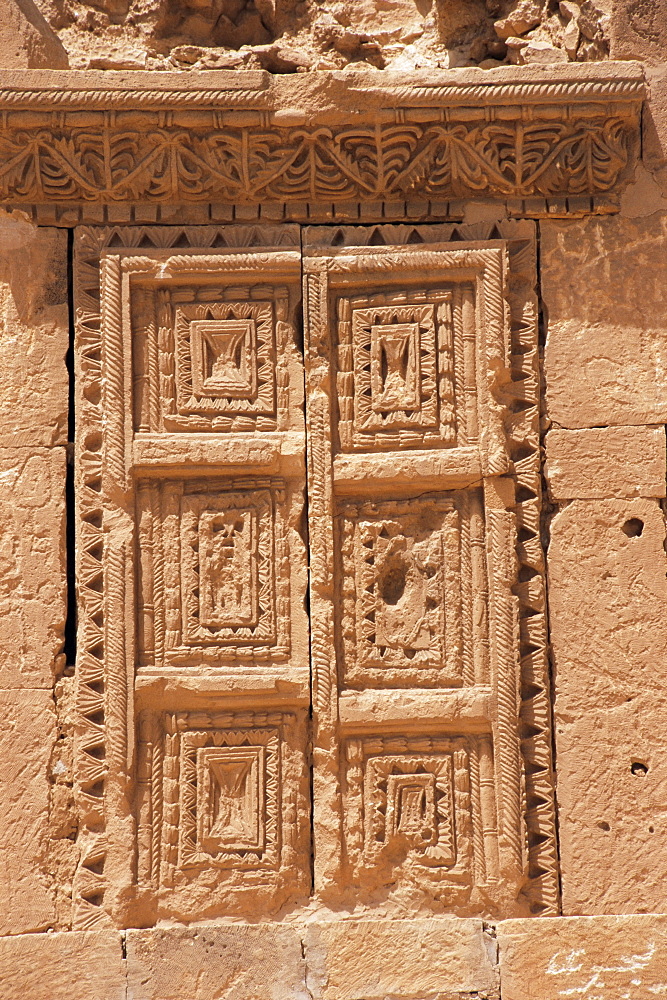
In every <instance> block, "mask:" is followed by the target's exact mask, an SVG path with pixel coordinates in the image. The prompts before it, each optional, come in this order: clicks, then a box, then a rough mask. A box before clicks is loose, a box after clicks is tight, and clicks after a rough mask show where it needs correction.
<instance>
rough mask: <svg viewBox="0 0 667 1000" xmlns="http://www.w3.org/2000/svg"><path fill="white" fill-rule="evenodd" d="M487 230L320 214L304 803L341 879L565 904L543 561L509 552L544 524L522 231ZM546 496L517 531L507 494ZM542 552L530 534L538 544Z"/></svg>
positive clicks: (470, 898)
mask: <svg viewBox="0 0 667 1000" xmlns="http://www.w3.org/2000/svg"><path fill="white" fill-rule="evenodd" d="M459 228H461V227H459ZM490 230H491V227H490V226H488V227H487V226H486V225H485V226H484V227H468V232H469V233H470V239H471V242H470V243H468V244H466V243H465V242H463V240H461V241H460V242H456V243H453V242H450V240H451V239H457V236H458V232H459V229H455V227H452V226H442V227H439V226H436V225H432V226H407V225H404V226H401V225H384V224H383V225H377V226H375V227H373V228H369V227H361V226H358V227H357V226H354V227H352V226H349V227H348V226H344V225H339V226H337V227H329V228H324V227H312V228H311V229H309V230H308V233H307V238H306V241H305V246H304V258H303V262H304V270H305V272H306V278H305V283H304V288H305V296H306V301H305V316H306V333H307V337H308V340H307V351H306V359H307V373H306V374H307V400H308V409H307V418H308V432H309V446H310V450H311V454H312V460H311V465H310V468H309V490H310V492H309V526H310V546H311V562H310V569H311V580H312V584H311V603H310V608H311V627H312V630H313V637H312V641H311V648H312V660H313V702H314V707H315V709H316V722H317V725H316V729H315V734H314V742H315V745H316V747H318V749H319V750H320V752H321V759H322V760H323V764H322V765H321V767H320V771H319V779H318V780H319V781H320V782H321V783H322V785H324V787H326V789H327V793H328V796H329V797H328V798H327V800H326V802H325V803H324V804H322V802H321V801H320V800H319V798H318V795H317V794H316V795H315V797H314V800H313V802H314V809H315V811H316V816H315V831H316V843H317V838H318V837H319V838H320V841H319V842H320V844H323V843H324V844H326V842H327V838H328V839H331V838H333V837H335V836H336V833H335V830H336V823H337V822H338V823H342V825H343V829H344V831H345V836H344V840H345V844H344V848H343V851H342V853H341V855H340V857H339V860H338V865H339V867H338V873H339V874H338V878H339V880H340V882H342V883H344V884H345V885H347V886H348V887H350V888H352V887H353V886H354V887H355V889H356V888H357V887H360V888H361V889H362V890H363V895H362V897H361V898H360V900H359V901H360V902H361V901H362V899H363V900H367V901H368V902H370V901H371V900H372V899H373V896H374V894H377V892H378V890H380V889H382V891H386V892H387V893H388V894H389V896H388V898H389V899H391V898H392V897H393V894H394V892H395V891H396V893H398V894H400V893H401V892H402V891H403V890H402V888H401V886H404V887H405V888H406V889H407V888H408V887H409V891H413V890H415V889H417V890H419V891H423V893H424V895H425V898H426V899H427V900H429V899H430V901H431V902H433V901H434V900H438V902H439V903H442V902H443V901H444V905H445V906H446V907H447V909H450V910H453V911H454V912H461V913H465V912H467V913H470V909H469V907H470V906H471V905H477V903H476V902H475V900H476V899H477V900H479V902H480V905H481V908H482V910H486V909H487V908H488V907H489V906H491V907H499V908H502V910H503V912H505V913H509V912H513V913H515V914H517V915H518V914H520V913H526V912H527V911H528V909H529V908H530V910H531V912H541V911H543V910H549V912H552V913H553V912H555V911H556V909H557V899H556V883H555V878H554V876H555V865H554V846H555V840H554V832H553V814H552V795H553V791H552V788H551V774H550V760H549V753H548V733H547V725H548V723H546V721H545V720H544V719H543V718H541V719H540V723H539V729H538V728H536V729H535V730H531V729H530V723H528V725H527V726H526V727H523V726H522V724H521V720H520V712H521V711H523V719H524V720H528V719H530V718H531V716H532V717H537V716H536V715H535V712H536V709H540V707H541V704H542V699H543V698H544V696H545V693H544V690H543V688H542V687H540V685H541V683H542V681H541V679H540V678H539V677H538V675H537V674H536V673H535V672H534V670H533V663H534V661H536V659H537V657H534V656H533V647H531V646H530V645H522V644H520V639H519V636H520V635H521V636H524V635H528V634H530V635H531V636H535V637H536V639H537V640H538V641H539V636H540V630H541V629H542V630H543V628H544V621H543V617H542V612H543V605H541V604H540V601H541V596H540V593H539V590H538V589H537V588H535V589H534V590H533V589H531V588H532V581H533V579H535V580H537V579H538V574H539V573H540V567H539V566H536V571H537V572H534V571H532V570H531V572H530V575H527V576H526V577H525V579H523V578H521V577H519V576H518V565H517V557H516V553H517V542H519V543H520V546H519V551H521V550H522V548H524V547H525V545H526V541H524V539H526V540H528V541H529V542H530V541H531V540H532V538H533V532H534V530H535V528H534V525H536V524H537V525H538V524H539V499H538V497H537V495H536V493H535V492H534V486H535V484H534V482H533V480H532V478H531V479H530V486H528V477H527V476H526V477H524V474H523V470H524V467H526V466H527V464H528V462H530V463H531V469H532V462H533V454H534V449H535V441H536V436H535V434H534V426H533V423H531V421H533V418H534V416H535V414H536V413H537V412H538V410H537V408H536V406H535V402H534V394H535V393H536V391H537V385H536V383H535V380H534V375H533V374H532V373H529V374H528V375H527V376H526V377H525V380H524V378H522V373H523V372H524V370H525V368H526V367H527V366H526V362H525V359H526V357H527V355H528V354H529V352H533V351H534V347H535V343H536V315H537V314H536V310H535V296H534V291H533V288H534V280H535V278H534V271H533V264H534V258H533V255H532V246H531V240H532V235H533V234H532V230H531V228H530V227H529V226H523V227H522V228H521V224H518V225H517V224H515V223H512V224H507V226H505V225H504V224H503V226H502V227H501V228H500V233H501V235H500V236H499V235H498V230H494V231H493V232H492V233H490ZM504 232H507V234H508V238H507V239H503V235H504ZM482 233H484V234H485V235H481V234H482ZM489 237H490V238H489ZM458 238H459V239H460V237H458ZM482 239H486V240H487V242H481V240H482ZM410 244H412V245H410ZM332 330H333V331H335V332H336V337H335V339H334V338H333V337H332V336H331V332H332ZM530 356H531V357H533V355H530ZM515 373H516V375H515ZM334 375H335V381H334V378H333V376H334ZM515 379H516V384H515ZM524 400H525V401H526V403H524ZM526 404H527V405H526ZM407 449H412V452H409V451H408V450H407ZM341 452H346V454H341ZM350 452H356V453H357V454H350ZM359 452H364V454H359ZM531 476H532V472H531ZM516 481H520V482H521V483H522V485H523V483H524V482H525V483H526V485H527V486H528V489H527V490H526V491H525V493H522V494H521V496H518V495H517V494H516V493H515V482H516ZM533 502H534V505H535V512H534V516H533V512H532V508H531V519H530V523H531V533H530V538H528V532H527V531H524V532H522V535H521V536H520V537H519V538H517V509H516V508H517V507H519V508H521V505H524V506H525V505H530V504H531V503H533ZM523 524H524V525H526V526H527V525H528V519H527V518H524V520H523ZM538 531H539V529H538ZM538 549H539V535H536V536H535V545H534V546H532V548H531V552H532V555H531V558H532V559H533V561H534V560H535V556H536V554H537V550H538ZM520 602H521V604H520ZM520 607H523V608H528V607H529V608H530V612H529V614H528V615H525V618H524V617H522V618H521V619H520V618H519V611H520ZM535 651H536V653H537V652H538V650H537V645H536V647H535ZM540 652H541V651H540ZM532 677H535V678H536V686H535V691H537V692H539V693H537V694H535V695H534V694H533V689H532V687H531V684H532V681H531V680H530V679H529V678H532ZM521 684H523V685H524V686H523V687H522V692H521V699H519V696H518V693H519V687H520V685H521ZM341 688H342V690H341ZM391 688H394V689H396V688H404V689H409V690H408V691H406V693H405V695H401V694H399V693H398V692H392V691H390V690H388V689H391ZM429 688H430V689H431V690H430V691H429V690H427V689H429ZM443 688H448V689H450V690H448V691H445V690H443ZM526 706H530V707H529V708H527V707H526ZM436 727H437V728H436ZM397 733H400V734H401V735H396V734H397ZM461 733H463V734H466V735H459V734H461ZM404 734H409V735H404ZM332 744H338V745H339V746H340V747H341V751H342V754H341V755H342V757H343V760H344V761H345V763H344V766H343V768H342V770H341V771H340V772H337V773H335V774H332V773H331V771H332V769H331V768H329V766H328V764H326V763H324V761H327V760H328V755H329V748H330V747H331V745H332ZM316 787H319V786H316ZM338 787H340V792H338ZM526 787H530V788H538V787H539V793H538V794H539V796H540V798H539V799H538V798H535V799H531V800H530V801H529V802H526V800H525V799H524V788H526ZM450 789H451V792H450ZM330 803H335V805H336V809H337V810H339V813H338V815H337V816H332V815H331V812H332V811H333V810H332V809H331V805H330ZM528 829H530V837H531V840H530V843H529V842H528V840H527V831H528ZM320 830H321V831H322V832H321V833H320V832H319V831H320ZM325 850H326V848H325ZM319 856H320V857H321V856H322V850H320V852H319ZM538 859H539V862H538ZM536 863H537V864H538V865H539V864H541V863H543V864H544V869H543V870H541V868H539V867H536ZM332 870H333V861H332V860H331V859H330V858H329V857H328V856H327V857H326V860H325V861H324V864H323V865H321V866H320V865H318V851H317V849H316V852H315V873H316V885H317V886H318V888H319V891H320V892H321V893H322V894H323V895H325V897H330V896H333V897H334V898H335V890H334V889H333V888H332V880H333V878H332V874H331V872H332ZM501 870H502V872H503V882H504V884H505V885H507V884H508V883H511V884H513V886H514V891H515V893H516V903H514V904H511V903H509V901H508V900H507V899H503V896H502V892H503V891H504V890H502V888H501V886H500V885H499V884H498V881H497V879H498V873H499V872H500V871H501ZM479 886H484V892H483V894H482V895H481V896H480V895H476V892H477V887H479ZM394 887H395V888H394ZM482 897H483V901H482ZM357 898H358V897H357ZM397 899H398V897H397Z"/></svg>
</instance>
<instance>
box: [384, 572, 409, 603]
mask: <svg viewBox="0 0 667 1000" xmlns="http://www.w3.org/2000/svg"><path fill="white" fill-rule="evenodd" d="M404 591H405V569H404V567H403V566H394V567H392V569H390V570H389V571H388V572H387V573H385V575H384V576H383V578H382V583H381V584H380V593H381V595H382V600H383V601H384V602H385V604H398V602H399V601H400V599H401V597H402V596H403V593H404Z"/></svg>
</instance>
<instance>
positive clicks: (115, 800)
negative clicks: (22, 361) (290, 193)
mask: <svg viewBox="0 0 667 1000" xmlns="http://www.w3.org/2000/svg"><path fill="white" fill-rule="evenodd" d="M299 242H300V234H299V230H298V228H296V227H290V226H286V227H280V228H277V229H273V230H272V229H264V228H261V227H232V226H229V227H224V228H216V227H206V228H199V227H192V228H186V229H182V228H178V229H176V228H169V227H152V228H136V229H135V228H120V227H119V228H115V229H111V228H110V229H97V230H92V229H90V230H81V231H80V232H79V233H78V235H77V284H76V298H77V337H78V358H79V372H78V375H79V378H78V384H79V396H78V441H79V445H78V448H79V452H78V461H77V468H78V484H77V486H78V489H77V498H78V512H79V590H80V607H81V620H80V628H79V633H80V656H79V664H78V696H79V705H80V707H81V715H80V719H81V725H80V733H79V739H78V748H77V760H78V795H79V802H80V805H81V806H82V810H83V814H84V822H85V827H84V831H83V833H82V836H81V844H82V847H83V850H84V853H83V859H82V864H81V866H80V868H79V872H78V878H77V893H76V896H77V903H78V907H77V912H78V923H79V926H91V925H94V924H95V923H96V922H98V921H99V920H103V919H105V916H104V915H105V914H106V915H107V916H106V919H108V917H109V915H110V916H111V918H112V919H113V921H114V922H120V923H121V924H123V923H130V924H131V923H133V922H137V921H139V922H144V921H147V920H148V921H150V920H152V919H155V918H159V917H160V916H165V917H173V918H177V919H184V920H191V919H197V918H202V917H207V916H214V915H221V914H236V915H244V914H245V915H253V916H254V915H256V914H258V913H270V912H274V911H275V910H276V909H277V908H279V907H280V906H282V905H283V904H284V903H285V902H287V901H288V900H290V899H293V898H295V897H299V896H302V895H303V894H304V892H307V891H308V888H309V886H310V874H309V865H310V847H309V830H310V821H309V809H310V806H309V803H310V791H309V778H308V768H307V763H306V760H307V746H308V733H307V724H308V701H309V665H308V654H309V647H308V620H307V617H306V612H305V608H304V597H305V588H306V572H307V558H306V549H305V544H304V539H303V537H302V532H303V506H304V487H305V468H304V453H305V433H304V416H303V361H302V357H301V354H300V351H299V348H298V341H299V337H300V332H299V330H298V329H297V318H298V310H299V305H300V294H301V293H300V274H301V262H300V250H299ZM135 748H136V752H135ZM132 817H134V820H132ZM133 821H134V823H136V837H135V835H134V834H133V828H132V823H133Z"/></svg>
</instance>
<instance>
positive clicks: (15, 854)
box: [0, 690, 55, 996]
mask: <svg viewBox="0 0 667 1000" xmlns="http://www.w3.org/2000/svg"><path fill="white" fill-rule="evenodd" d="M54 738H55V712H54V705H53V697H52V695H51V692H50V691H3V690H0V801H1V802H2V810H0V935H5V934H23V933H25V932H28V931H32V932H34V931H41V930H45V929H46V928H48V927H49V926H52V925H53V921H54V915H55V911H54V897H53V888H52V885H51V880H50V877H49V874H48V872H47V859H46V838H47V833H48V797H49V780H48V770H49V765H50V763H51V761H50V757H51V749H52V745H53V741H54ZM0 940H1V939H0ZM2 981H3V976H2V971H1V969H0V996H4V995H5V994H3V993H2V986H1V984H2ZM14 995H15V996H19V995H21V991H20V990H17V992H16V993H15V994H14ZM24 995H27V996H31V994H30V993H26V994H24Z"/></svg>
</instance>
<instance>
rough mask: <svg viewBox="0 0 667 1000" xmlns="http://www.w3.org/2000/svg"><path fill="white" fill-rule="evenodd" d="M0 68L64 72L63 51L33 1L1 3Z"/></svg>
mask: <svg viewBox="0 0 667 1000" xmlns="http://www.w3.org/2000/svg"><path fill="white" fill-rule="evenodd" d="M0 65H1V66H9V67H12V68H18V67H19V66H22V67H24V68H25V69H46V68H50V69H67V66H68V65H69V63H68V59H67V52H66V51H65V48H64V46H63V44H62V42H61V41H60V39H59V38H58V36H57V35H56V33H55V32H54V31H53V29H52V28H51V27H50V25H49V23H48V21H47V20H46V19H45V17H44V15H43V14H42V13H41V11H40V10H39V9H38V7H36V6H35V4H34V3H33V0H3V4H2V10H0Z"/></svg>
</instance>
